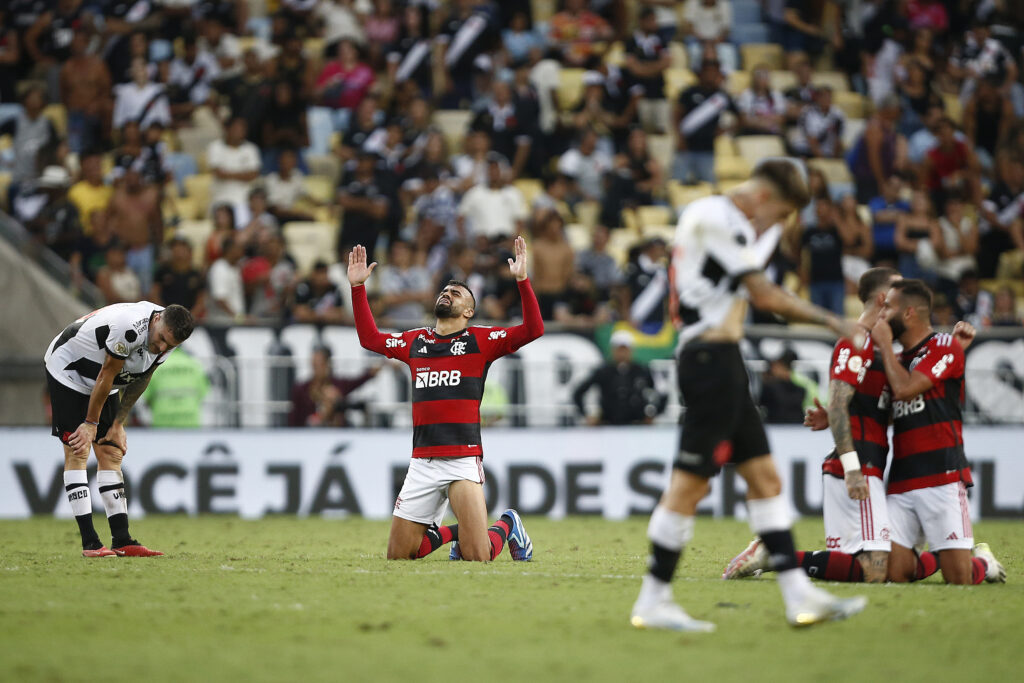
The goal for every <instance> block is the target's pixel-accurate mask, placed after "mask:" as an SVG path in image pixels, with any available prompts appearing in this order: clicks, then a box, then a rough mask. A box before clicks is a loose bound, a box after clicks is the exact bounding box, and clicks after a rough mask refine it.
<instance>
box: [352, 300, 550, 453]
mask: <svg viewBox="0 0 1024 683" xmlns="http://www.w3.org/2000/svg"><path fill="white" fill-rule="evenodd" d="M518 284H519V295H520V297H521V298H522V302H523V323H522V324H521V325H516V326H514V327H482V326H473V327H467V328H466V329H465V330H462V331H460V332H456V333H454V334H450V335H440V334H437V332H436V331H435V330H434V329H433V328H430V327H421V328H418V329H414V330H409V331H407V332H394V333H391V334H386V333H383V332H380V331H378V330H377V324H376V323H375V322H374V320H373V314H372V313H371V312H370V304H369V302H368V301H367V300H366V288H365V287H363V286H362V285H359V286H356V287H353V288H352V309H353V314H354V317H355V322H356V331H357V332H358V334H359V343H360V344H362V346H363V348H366V349H369V350H370V351H376V352H377V353H381V354H384V355H385V356H387V357H388V358H394V359H396V360H400V361H402V362H403V363H405V364H407V365H408V366H409V371H410V373H411V379H412V387H413V388H412V423H413V436H412V457H414V458H457V457H465V456H476V455H483V446H482V445H481V442H480V441H481V440H480V399H481V398H483V395H484V380H485V379H486V377H487V369H488V368H489V367H490V365H491V363H492V362H493V361H495V360H497V359H498V358H501V357H502V356H505V355H507V354H510V353H514V352H515V351H517V350H518V349H519V348H520V347H522V346H524V345H525V344H527V343H529V342H531V341H533V340H534V339H537V338H538V337H540V336H541V335H542V334H543V333H544V322H543V320H542V319H541V315H540V307H539V306H538V305H537V297H536V296H535V295H534V293H533V288H532V287H531V286H530V281H529V280H522V281H520V282H519V283H518Z"/></svg>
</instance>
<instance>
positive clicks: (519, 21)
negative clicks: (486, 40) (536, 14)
mask: <svg viewBox="0 0 1024 683" xmlns="http://www.w3.org/2000/svg"><path fill="white" fill-rule="evenodd" d="M501 42H502V45H503V46H504V48H505V51H506V52H507V53H508V57H509V61H510V62H517V61H520V60H524V59H527V58H528V57H529V56H530V53H531V52H532V51H533V50H542V49H543V48H544V46H545V45H544V38H543V36H541V35H540V34H539V33H537V31H536V30H535V29H534V28H531V27H530V18H529V17H528V16H527V14H526V12H521V11H520V12H516V13H515V14H513V15H512V21H511V22H509V25H508V28H506V29H504V30H503V31H502V32H501Z"/></svg>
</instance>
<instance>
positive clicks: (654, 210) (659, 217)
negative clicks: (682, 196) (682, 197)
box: [636, 205, 675, 230]
mask: <svg viewBox="0 0 1024 683" xmlns="http://www.w3.org/2000/svg"><path fill="white" fill-rule="evenodd" d="M636 221H637V224H638V225H639V227H640V229H641V230H643V229H644V228H645V227H646V226H648V225H668V224H669V223H673V222H674V221H675V216H673V215H672V210H671V209H669V208H666V207H664V206H658V205H651V206H638V207H636Z"/></svg>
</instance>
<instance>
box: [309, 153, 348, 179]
mask: <svg viewBox="0 0 1024 683" xmlns="http://www.w3.org/2000/svg"><path fill="white" fill-rule="evenodd" d="M305 159H306V166H307V167H308V168H309V174H310V175H318V176H323V177H325V178H330V179H331V182H332V183H336V182H337V181H338V178H339V177H340V176H341V160H340V159H338V157H336V156H335V155H333V154H306V155H305Z"/></svg>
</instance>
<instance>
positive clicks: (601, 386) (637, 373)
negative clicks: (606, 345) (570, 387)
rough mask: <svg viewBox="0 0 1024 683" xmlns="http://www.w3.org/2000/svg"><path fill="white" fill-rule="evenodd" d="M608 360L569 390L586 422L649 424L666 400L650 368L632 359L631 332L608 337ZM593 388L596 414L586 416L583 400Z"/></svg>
mask: <svg viewBox="0 0 1024 683" xmlns="http://www.w3.org/2000/svg"><path fill="white" fill-rule="evenodd" d="M611 347H612V350H611V356H612V357H611V361H610V362H606V363H603V364H602V365H600V366H599V367H598V368H597V369H595V370H594V371H593V372H592V373H591V374H590V375H589V376H588V377H587V378H586V379H585V380H583V381H582V382H581V383H580V384H579V385H578V386H577V387H576V389H575V390H574V391H573V393H572V400H573V403H575V404H576V409H577V410H578V411H579V414H580V416H581V417H586V421H587V424H588V425H630V424H651V423H652V422H653V421H654V418H655V417H657V416H658V415H660V414H661V412H662V411H663V410H664V409H665V405H666V404H667V403H668V397H666V396H665V395H663V394H661V393H660V392H659V391H658V390H657V389H656V388H655V386H654V377H653V376H652V375H651V371H650V369H649V368H648V367H647V366H645V365H640V364H639V363H637V362H635V361H634V360H633V335H632V333H631V332H629V331H628V330H618V331H616V332H615V333H614V334H613V335H612V338H611ZM595 386H596V387H597V389H598V392H599V393H600V397H599V398H598V402H599V405H600V413H599V414H598V415H591V416H587V409H586V407H585V405H584V403H583V399H584V397H585V396H586V394H587V392H588V391H590V389H591V387H595Z"/></svg>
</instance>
